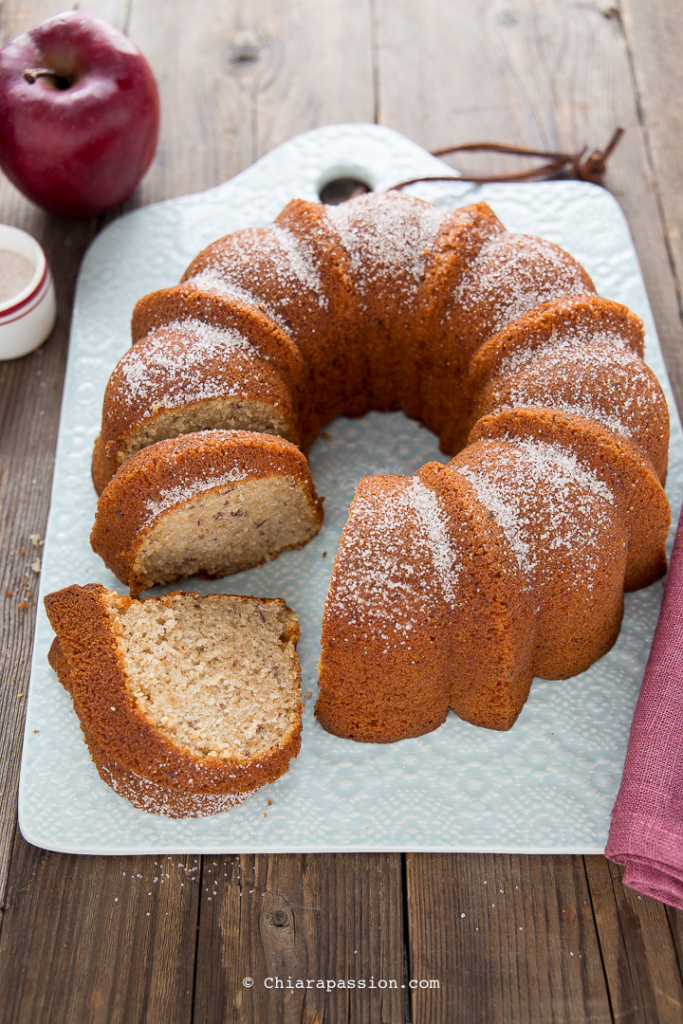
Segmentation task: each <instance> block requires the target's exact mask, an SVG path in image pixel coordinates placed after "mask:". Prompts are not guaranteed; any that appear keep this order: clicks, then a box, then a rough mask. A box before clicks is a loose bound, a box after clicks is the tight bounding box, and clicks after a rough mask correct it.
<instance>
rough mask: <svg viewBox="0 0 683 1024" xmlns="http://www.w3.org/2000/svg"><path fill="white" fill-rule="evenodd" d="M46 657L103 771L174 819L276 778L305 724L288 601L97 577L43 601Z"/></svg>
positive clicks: (208, 809)
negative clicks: (165, 590)
mask: <svg viewBox="0 0 683 1024" xmlns="http://www.w3.org/2000/svg"><path fill="white" fill-rule="evenodd" d="M45 605H46V608H47V612H48V616H49V618H50V622H51V624H52V626H53V628H54V630H55V633H56V635H57V638H56V640H55V641H54V643H53V646H52V649H51V651H50V663H51V665H52V667H53V668H54V669H55V671H56V672H57V675H58V676H59V679H60V681H61V682H62V684H63V685H64V686H65V688H66V689H67V690H68V691H69V693H70V694H71V697H72V699H73V702H74V709H75V710H76V713H77V714H78V717H79V720H80V722H81V727H82V729H83V733H84V736H85V740H86V743H87V744H88V747H89V749H90V752H91V755H92V757H93V760H94V762H95V764H96V766H97V768H98V771H99V772H100V775H101V777H102V778H103V779H104V781H105V782H107V784H108V785H110V786H111V787H112V788H113V789H114V790H116V791H117V792H120V793H121V795H123V796H126V797H127V798H128V799H129V800H130V801H131V803H133V804H134V805H135V806H136V807H141V808H142V809H143V810H148V811H154V812H156V813H161V814H167V815H170V816H172V817H185V816H192V817H194V816H203V815H205V814H212V813H215V812H216V811H218V810H225V809H226V808H227V807H229V806H231V805H232V804H235V803H238V802H239V801H240V800H243V799H244V798H245V797H246V796H248V795H249V794H250V793H252V792H253V791H254V790H255V789H257V788H259V787H260V786H262V785H264V784H265V783H266V782H272V781H274V779H276V778H278V776H280V775H282V774H283V772H285V771H286V770H287V768H288V766H289V760H290V758H292V757H296V755H297V753H298V751H299V745H300V732H301V672H300V667H299V660H298V657H297V654H296V643H297V640H298V637H299V626H298V620H297V618H296V616H295V615H294V613H293V612H292V611H291V610H290V609H289V608H288V607H287V606H286V605H285V603H284V602H283V601H279V600H274V601H269V600H262V599H257V598H250V597H239V596H231V595H227V594H209V595H206V596H203V597H200V596H199V595H197V594H190V593H174V594H168V595H165V596H163V597H158V598H149V599H147V600H144V601H136V600H133V599H132V598H129V597H119V596H118V595H117V594H115V593H113V592H112V591H109V590H106V589H105V588H104V587H101V586H99V585H97V584H91V585H89V586H86V587H77V586H74V587H68V588H67V589H66V590H61V591H59V592H57V593H55V594H50V595H49V596H48V597H47V598H46V599H45Z"/></svg>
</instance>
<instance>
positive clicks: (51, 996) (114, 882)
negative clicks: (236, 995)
mask: <svg viewBox="0 0 683 1024" xmlns="http://www.w3.org/2000/svg"><path fill="white" fill-rule="evenodd" d="M199 877H200V865H199V858H197V857H192V856H185V857H180V856H178V855H176V856H173V857H169V856H163V857H162V856H159V857H155V858H153V857H125V858H124V857H117V858H107V857H77V856H65V855H62V854H56V853H48V852H46V851H44V850H38V849H36V848H35V847H33V846H30V845H29V844H28V843H26V842H24V840H23V839H22V838H21V836H20V835H17V840H16V843H15V847H14V855H13V858H12V870H11V875H10V884H9V889H8V894H7V906H6V911H5V919H4V923H3V928H2V935H1V936H0V964H2V965H3V969H2V970H1V971H0V1021H2V1022H6V1024H36V1022H38V1021H48V1020H49V1021H50V1022H51V1024H62V1022H63V1024H81V1022H83V1021H88V1022H89V1024H137V1022H140V1024H143V1022H153V1021H154V1022H156V1021H158V1022H162V1021H163V1022H164V1024H189V1021H190V1020H191V1019H192V990H193V975H194V957H195V941H196V919H197V912H198V907H199V887H200V881H199ZM179 921H182V922H184V924H185V927H179Z"/></svg>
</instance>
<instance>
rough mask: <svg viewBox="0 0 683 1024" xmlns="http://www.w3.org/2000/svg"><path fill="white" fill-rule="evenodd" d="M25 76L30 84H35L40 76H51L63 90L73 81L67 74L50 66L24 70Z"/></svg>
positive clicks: (58, 87) (55, 83) (57, 86)
mask: <svg viewBox="0 0 683 1024" xmlns="http://www.w3.org/2000/svg"><path fill="white" fill-rule="evenodd" d="M24 78H25V79H26V81H27V82H28V84H29V85H33V84H34V82H37V81H38V79H39V78H51V79H52V81H53V83H54V85H55V87H56V88H57V89H62V90H63V89H68V88H69V86H70V85H71V81H70V80H69V79H68V78H67V77H66V76H65V75H60V74H58V73H57V72H56V71H52V70H51V69H50V68H29V69H27V70H26V71H24Z"/></svg>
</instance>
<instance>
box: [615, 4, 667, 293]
mask: <svg viewBox="0 0 683 1024" xmlns="http://www.w3.org/2000/svg"><path fill="white" fill-rule="evenodd" d="M619 7H620V10H621V15H622V24H623V29H624V33H625V36H626V40H627V42H628V47H629V51H630V53H631V59H632V64H633V74H634V78H635V82H636V88H637V93H638V103H639V107H640V111H641V116H642V119H643V127H644V130H645V132H646V135H647V142H648V152H649V156H650V160H651V162H652V169H653V175H654V185H655V187H656V190H657V198H658V200H659V203H660V205H661V210H662V218H663V221H664V225H665V229H666V239H667V244H668V250H669V254H670V258H671V261H672V264H673V267H674V270H675V273H676V277H677V280H678V287H679V296H680V298H681V303H682V308H683V105H682V104H681V103H680V97H681V95H682V94H683V63H682V62H681V50H682V49H683V18H681V10H680V5H679V4H677V3H672V2H671V0H621V2H620V4H619Z"/></svg>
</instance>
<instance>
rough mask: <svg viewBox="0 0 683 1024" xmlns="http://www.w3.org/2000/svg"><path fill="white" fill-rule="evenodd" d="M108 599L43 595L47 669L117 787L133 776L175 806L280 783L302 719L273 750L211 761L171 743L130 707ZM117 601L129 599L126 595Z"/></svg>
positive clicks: (98, 589)
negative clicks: (48, 628)
mask: <svg viewBox="0 0 683 1024" xmlns="http://www.w3.org/2000/svg"><path fill="white" fill-rule="evenodd" d="M112 596H115V595H112V594H111V592H110V591H107V590H106V589H105V588H104V587H102V586H100V585H99V584H94V583H93V584H88V585H87V586H85V587H79V586H72V587H67V588H66V589H64V590H60V591H57V592H56V593H54V594H49V595H48V596H47V597H46V598H45V608H46V610H47V614H48V618H49V620H50V624H51V625H52V628H53V629H54V631H55V633H56V635H57V641H58V645H59V646H58V647H55V645H54V644H53V646H52V648H51V652H50V653H51V664H52V666H53V668H55V670H56V671H57V673H58V675H59V678H60V681H61V682H62V683H63V685H64V686H65V688H66V689H68V691H69V693H70V694H71V696H72V699H73V701H74V707H75V709H76V712H77V714H78V717H79V719H80V721H81V723H82V727H83V732H84V734H85V736H86V739H87V740H88V741H89V742H91V743H93V744H94V746H95V750H96V753H97V755H98V757H99V758H100V760H101V761H102V760H104V761H106V768H107V770H108V771H110V772H119V774H120V775H121V781H122V784H124V779H123V777H124V776H125V777H126V779H127V780H128V781H126V782H125V785H127V786H129V785H132V782H131V779H130V774H129V773H133V774H134V775H138V776H140V777H141V778H142V779H145V780H147V781H148V782H150V783H152V784H154V785H155V786H160V787H163V788H164V789H168V790H171V791H172V792H177V793H178V794H179V797H178V800H179V801H180V803H182V797H183V795H186V794H204V795H214V796H221V795H223V796H225V795H236V796H238V795H240V794H248V793H250V792H252V791H253V790H254V789H257V788H258V787H260V786H263V785H265V784H266V783H267V782H273V781H274V780H275V779H277V778H279V776H280V775H282V774H283V773H284V772H285V771H286V770H287V768H288V766H289V761H290V759H291V758H292V757H296V756H297V754H298V752H299V749H300V744H301V721H300V717H299V721H298V724H297V726H296V727H295V728H293V729H292V731H291V734H290V735H289V736H288V737H286V739H285V741H284V742H283V743H282V745H280V746H278V747H277V748H276V749H274V750H271V751H268V752H266V753H262V754H260V755H258V756H255V757H252V758H246V759H235V760H230V761H223V762H218V763H217V762H216V761H215V760H214V759H212V760H209V759H202V758H200V757H197V756H196V755H195V754H194V753H192V752H191V751H189V750H187V749H185V748H183V747H180V746H178V745H177V744H175V743H173V742H171V741H170V740H169V738H168V737H167V736H166V735H164V734H163V733H161V732H160V731H159V730H158V729H156V728H155V727H154V726H153V725H152V724H151V723H150V722H149V721H148V720H147V719H146V718H145V716H144V715H143V714H142V713H141V712H140V711H139V710H138V708H136V707H135V706H134V705H133V702H132V699H131V697H130V694H129V692H128V690H127V687H126V682H125V676H124V669H123V663H122V657H121V654H120V651H119V650H118V648H117V646H116V643H115V640H114V635H113V632H112V620H111V617H110V615H109V613H108V611H107V607H106V600H108V599H110V598H111V597H112ZM153 600H157V599H153ZM161 600H163V599H161ZM245 600H254V599H250V598H245ZM120 601H121V602H125V601H129V602H130V598H121V599H120ZM278 603H280V604H283V602H278ZM292 639H293V640H295V639H296V637H292ZM65 664H66V666H67V667H68V672H65V669H64V666H65ZM178 806H180V804H178Z"/></svg>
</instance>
